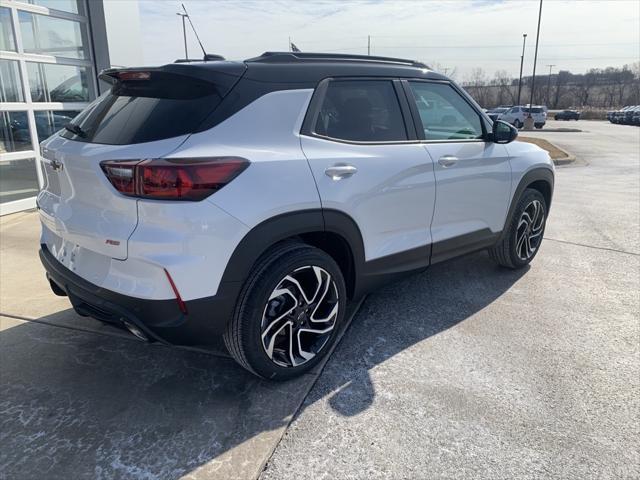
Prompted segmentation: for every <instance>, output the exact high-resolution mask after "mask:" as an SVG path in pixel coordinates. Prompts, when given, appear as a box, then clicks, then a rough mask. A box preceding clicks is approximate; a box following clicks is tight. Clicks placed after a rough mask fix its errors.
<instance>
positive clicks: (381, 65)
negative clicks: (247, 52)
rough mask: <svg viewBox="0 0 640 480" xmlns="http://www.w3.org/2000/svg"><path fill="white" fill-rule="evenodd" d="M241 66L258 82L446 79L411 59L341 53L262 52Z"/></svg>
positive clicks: (246, 75)
mask: <svg viewBox="0 0 640 480" xmlns="http://www.w3.org/2000/svg"><path fill="white" fill-rule="evenodd" d="M245 64H246V65H247V67H248V69H247V72H246V73H245V75H244V77H245V78H248V79H252V80H256V81H261V82H283V81H286V82H290V83H317V82H318V81H320V80H322V79H323V78H326V77H332V76H354V77H361V76H371V77H376V76H378V77H412V78H431V79H445V78H446V77H444V76H442V75H440V74H439V73H436V72H433V71H432V70H430V69H429V67H427V66H426V65H425V64H424V63H421V62H417V61H415V60H407V59H403V58H393V57H377V56H369V55H346V54H341V53H302V52H295V53H293V52H265V53H263V54H262V55H260V56H259V57H255V58H250V59H248V60H245Z"/></svg>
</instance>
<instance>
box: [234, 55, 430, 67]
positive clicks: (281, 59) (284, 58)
mask: <svg viewBox="0 0 640 480" xmlns="http://www.w3.org/2000/svg"><path fill="white" fill-rule="evenodd" d="M305 60H307V61H308V60H311V61H313V60H317V61H323V60H324V61H335V60H338V61H346V62H373V63H394V64H397V65H408V66H411V67H418V68H429V67H428V66H427V65H425V64H424V63H422V62H417V61H415V60H407V59H405V58H394V57H376V56H373V55H352V54H347V53H308V52H264V53H263V54H262V55H260V56H259V57H254V58H249V59H247V60H245V62H261V63H290V62H291V63H293V62H300V61H301V62H304V61H305Z"/></svg>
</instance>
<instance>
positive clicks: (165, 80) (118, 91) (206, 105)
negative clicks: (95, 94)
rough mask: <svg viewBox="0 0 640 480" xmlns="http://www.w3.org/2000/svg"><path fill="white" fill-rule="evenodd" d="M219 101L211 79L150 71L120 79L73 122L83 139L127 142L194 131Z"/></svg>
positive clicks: (68, 134) (66, 134)
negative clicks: (141, 76) (142, 76)
mask: <svg viewBox="0 0 640 480" xmlns="http://www.w3.org/2000/svg"><path fill="white" fill-rule="evenodd" d="M221 100H222V98H221V96H220V94H219V93H218V91H217V89H216V86H215V85H214V84H213V83H209V82H206V81H204V80H201V79H197V78H192V77H188V76H184V75H176V74H168V73H165V72H157V71H155V72H152V73H151V77H150V78H149V79H148V80H128V81H123V82H122V81H118V82H116V83H115V84H114V85H113V86H112V87H111V89H110V90H109V91H108V92H106V93H105V94H104V95H102V96H101V97H99V98H98V99H97V100H96V101H94V102H93V103H92V104H90V105H89V106H88V107H87V108H86V109H85V110H83V111H82V113H80V115H78V116H77V117H76V118H74V119H73V121H72V122H71V123H72V124H73V125H76V126H77V127H79V129H78V128H74V129H75V133H72V132H70V131H68V130H63V131H62V133H61V135H62V136H63V137H65V138H69V139H72V140H76V141H81V142H90V143H102V144H107V145H125V144H133V143H143V142H152V141H155V140H162V139H165V138H171V137H177V136H180V135H184V134H187V133H192V132H193V131H195V130H196V129H197V127H198V126H199V125H200V124H201V123H202V122H203V121H204V120H205V119H206V118H207V116H208V115H209V114H210V113H211V112H212V111H213V110H214V109H215V108H216V107H217V106H218V104H219V103H220V101H221Z"/></svg>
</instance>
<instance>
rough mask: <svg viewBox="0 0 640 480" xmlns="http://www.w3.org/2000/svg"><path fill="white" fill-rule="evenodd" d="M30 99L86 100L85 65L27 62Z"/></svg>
mask: <svg viewBox="0 0 640 480" xmlns="http://www.w3.org/2000/svg"><path fill="white" fill-rule="evenodd" d="M27 74H28V76H29V88H30V90H31V100H32V101H34V102H88V101H89V80H88V68H87V67H74V66H71V65H57V64H55V63H33V62H27Z"/></svg>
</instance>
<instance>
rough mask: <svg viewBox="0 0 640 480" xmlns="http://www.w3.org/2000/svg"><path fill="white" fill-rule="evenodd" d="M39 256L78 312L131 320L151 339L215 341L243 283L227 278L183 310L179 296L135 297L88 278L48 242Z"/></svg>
mask: <svg viewBox="0 0 640 480" xmlns="http://www.w3.org/2000/svg"><path fill="white" fill-rule="evenodd" d="M40 260H41V261H42V264H43V265H44V268H45V270H46V272H47V278H48V279H49V281H50V282H51V283H52V288H53V289H54V292H55V293H57V294H60V293H62V292H64V294H66V295H67V296H68V297H69V300H70V302H71V305H72V306H73V308H74V310H75V311H76V312H77V313H78V314H80V315H82V316H89V317H93V318H95V319H97V320H100V321H103V322H108V323H111V324H114V325H115V326H118V327H123V328H124V327H125V322H126V323H129V324H130V325H133V326H135V327H137V329H138V330H140V331H142V332H143V333H144V335H145V336H146V337H148V339H149V340H151V341H159V342H162V343H166V344H174V345H190V346H204V347H206V346H207V345H208V344H209V343H211V344H214V343H215V342H214V339H215V337H217V336H219V335H221V334H222V333H223V332H224V329H225V326H226V324H227V321H228V320H229V319H230V318H231V315H233V310H234V308H235V303H236V298H237V294H238V292H239V289H240V284H239V283H237V284H236V282H229V283H222V284H221V285H220V288H219V289H218V293H217V294H216V295H214V296H212V297H206V298H199V299H195V300H189V301H187V302H185V303H186V307H187V314H183V313H182V312H181V311H180V309H179V307H178V303H177V301H176V300H175V299H168V300H148V299H141V298H136V297H130V296H128V295H123V294H121V293H116V292H113V291H111V290H107V289H105V288H102V287H99V286H98V285H94V284H93V283H91V282H88V281H87V280H85V279H83V278H82V277H80V276H78V275H76V274H75V273H73V272H72V271H71V270H69V269H68V268H67V267H65V266H64V265H62V264H61V263H60V262H59V261H58V260H57V259H56V258H55V257H54V256H53V255H52V254H51V252H49V250H48V249H47V247H46V245H41V249H40ZM54 286H55V287H57V288H58V289H59V290H58V289H55V287H54Z"/></svg>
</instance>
